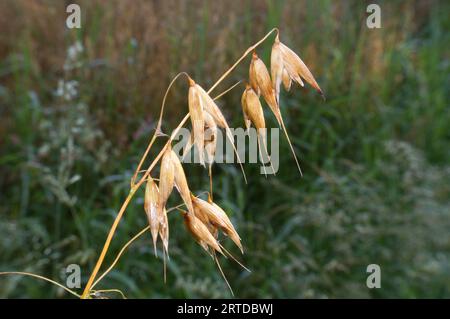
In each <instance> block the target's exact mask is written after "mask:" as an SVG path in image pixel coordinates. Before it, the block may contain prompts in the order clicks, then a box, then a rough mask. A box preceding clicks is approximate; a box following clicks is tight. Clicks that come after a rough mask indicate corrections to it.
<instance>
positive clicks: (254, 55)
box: [252, 51, 258, 60]
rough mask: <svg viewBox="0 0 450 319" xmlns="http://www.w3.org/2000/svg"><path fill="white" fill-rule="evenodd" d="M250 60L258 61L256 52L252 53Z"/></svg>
mask: <svg viewBox="0 0 450 319" xmlns="http://www.w3.org/2000/svg"><path fill="white" fill-rule="evenodd" d="M252 59H253V60H256V59H258V55H257V54H256V51H253V53H252Z"/></svg>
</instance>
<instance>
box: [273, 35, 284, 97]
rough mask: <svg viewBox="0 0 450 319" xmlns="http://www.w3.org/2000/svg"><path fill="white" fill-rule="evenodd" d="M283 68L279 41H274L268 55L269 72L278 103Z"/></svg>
mask: <svg viewBox="0 0 450 319" xmlns="http://www.w3.org/2000/svg"><path fill="white" fill-rule="evenodd" d="M283 70H284V67H283V56H282V52H281V47H280V42H279V41H278V42H277V41H275V42H274V44H273V46H272V53H271V55H270V73H271V75H272V86H273V88H274V90H275V96H276V97H277V102H278V105H279V103H280V86H281V82H282V79H283Z"/></svg>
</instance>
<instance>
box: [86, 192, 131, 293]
mask: <svg viewBox="0 0 450 319" xmlns="http://www.w3.org/2000/svg"><path fill="white" fill-rule="evenodd" d="M137 188H138V186H137V187H136V186H135V187H133V188H132V189H131V190H130V193H129V194H128V196H127V198H126V199H125V201H124V202H123V204H122V207H121V208H120V211H119V213H118V214H117V217H116V219H115V220H114V223H113V224H112V226H111V229H110V230H109V233H108V237H107V238H106V241H105V244H104V245H103V249H102V252H101V253H100V257H98V260H97V263H96V264H95V267H94V270H93V271H92V274H91V276H90V277H89V280H88V282H87V284H86V287H84V290H83V294H82V295H81V298H82V299H86V298H88V297H89V293H90V291H91V286H92V283H93V282H94V279H95V276H96V275H97V273H98V271H99V270H100V266H101V265H102V263H103V259H105V256H106V252H107V251H108V248H109V245H110V244H111V240H112V238H113V236H114V233H115V232H116V229H117V226H118V225H119V222H120V219H121V218H122V215H123V213H124V212H125V210H126V208H127V207H128V204H129V203H130V201H131V199H132V198H133V196H134V193H136V190H137Z"/></svg>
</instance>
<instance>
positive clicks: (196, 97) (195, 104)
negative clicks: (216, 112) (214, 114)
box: [188, 78, 205, 166]
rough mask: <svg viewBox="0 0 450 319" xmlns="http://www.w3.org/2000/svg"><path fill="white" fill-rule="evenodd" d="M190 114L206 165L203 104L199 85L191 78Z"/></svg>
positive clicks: (199, 149) (194, 137)
mask: <svg viewBox="0 0 450 319" xmlns="http://www.w3.org/2000/svg"><path fill="white" fill-rule="evenodd" d="M188 80H189V96H188V105H189V115H190V118H191V123H192V133H191V135H192V136H193V139H194V144H195V145H196V146H197V150H198V154H199V159H200V164H202V165H203V166H205V161H204V159H203V149H204V140H205V138H204V125H205V124H204V123H205V122H204V119H203V104H202V99H201V97H200V92H199V90H198V87H199V86H198V85H197V84H195V82H194V81H193V80H192V79H191V78H189V79H188Z"/></svg>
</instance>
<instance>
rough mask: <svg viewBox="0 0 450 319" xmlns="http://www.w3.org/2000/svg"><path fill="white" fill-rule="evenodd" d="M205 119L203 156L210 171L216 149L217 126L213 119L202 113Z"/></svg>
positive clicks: (206, 113)
mask: <svg viewBox="0 0 450 319" xmlns="http://www.w3.org/2000/svg"><path fill="white" fill-rule="evenodd" d="M204 118H205V155H206V163H208V165H209V168H210V169H211V166H212V164H213V163H214V155H215V154H216V147H217V124H216V122H215V121H214V119H213V117H212V116H211V115H210V114H209V113H208V112H205V113H204Z"/></svg>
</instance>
